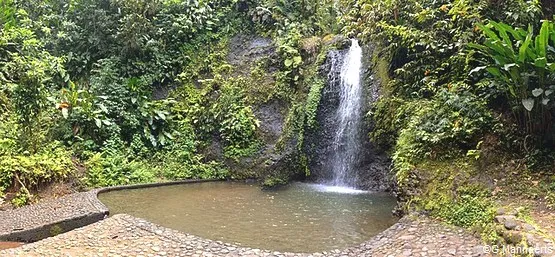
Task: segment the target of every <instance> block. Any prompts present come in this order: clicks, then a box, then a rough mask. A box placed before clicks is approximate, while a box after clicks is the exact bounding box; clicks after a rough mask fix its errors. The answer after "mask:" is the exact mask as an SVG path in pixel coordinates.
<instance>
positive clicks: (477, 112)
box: [393, 90, 493, 181]
mask: <svg viewBox="0 0 555 257" xmlns="http://www.w3.org/2000/svg"><path fill="white" fill-rule="evenodd" d="M411 104H414V105H415V107H417V108H413V110H415V112H413V113H412V117H411V119H410V121H409V122H408V124H407V126H406V127H405V128H404V129H403V130H401V133H400V135H399V139H398V140H397V144H396V146H395V153H394V154H393V163H394V167H395V169H396V170H397V172H398V179H399V180H400V181H402V180H403V179H404V178H406V175H408V174H406V173H405V172H408V171H409V170H410V168H411V165H412V164H414V163H415V162H417V161H418V160H419V159H422V158H425V157H427V158H432V159H434V158H441V157H445V156H449V155H453V154H454V153H457V152H458V151H460V150H463V151H464V150H468V149H471V148H473V147H474V146H476V144H477V142H478V141H479V137H480V136H481V135H482V134H483V132H484V131H485V130H486V129H488V128H489V127H490V126H491V124H492V122H493V118H492V116H491V114H490V111H489V109H488V108H487V107H486V105H485V102H484V101H483V100H480V99H478V98H477V97H476V96H474V95H472V94H471V93H468V92H457V93H455V92H451V91H446V90H444V91H441V92H440V93H439V94H438V95H437V98H436V99H434V100H433V101H418V102H414V103H411Z"/></svg>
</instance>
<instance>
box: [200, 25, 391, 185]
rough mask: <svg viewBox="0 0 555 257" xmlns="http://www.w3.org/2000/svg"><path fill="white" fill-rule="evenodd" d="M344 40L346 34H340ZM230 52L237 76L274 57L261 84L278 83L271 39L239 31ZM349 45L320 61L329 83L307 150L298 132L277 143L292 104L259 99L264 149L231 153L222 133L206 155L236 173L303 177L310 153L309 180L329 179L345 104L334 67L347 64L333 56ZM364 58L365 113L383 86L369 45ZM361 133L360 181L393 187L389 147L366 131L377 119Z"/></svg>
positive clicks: (257, 109)
mask: <svg viewBox="0 0 555 257" xmlns="http://www.w3.org/2000/svg"><path fill="white" fill-rule="evenodd" d="M339 41H340V42H344V40H339ZM335 44H336V45H340V46H343V47H347V48H348V47H349V45H348V44H346V45H345V44H341V43H335ZM229 47H230V49H229V54H228V57H227V62H228V63H229V64H231V65H233V66H234V67H235V70H236V73H237V74H236V75H237V76H249V72H250V71H251V69H252V68H253V67H254V65H255V64H256V63H257V62H259V61H260V60H264V59H266V60H269V62H268V63H269V65H267V67H266V68H265V70H264V72H265V78H264V81H263V82H262V83H263V84H264V85H260V87H273V86H275V78H274V73H275V72H276V71H277V70H278V68H277V66H278V65H276V63H275V60H277V59H279V58H277V56H276V48H275V44H274V42H273V41H272V40H271V39H268V38H263V37H257V36H249V35H238V36H235V37H234V38H232V39H231V41H230V45H229ZM345 51H346V50H345V49H344V50H333V52H329V53H328V58H327V60H326V61H325V63H324V64H323V65H322V66H321V67H320V71H319V73H320V75H321V76H322V77H323V78H327V82H326V85H325V87H324V89H323V90H322V94H321V100H320V103H319V106H318V110H317V117H316V119H317V124H318V125H317V126H316V128H315V129H309V130H306V131H305V141H304V146H303V149H302V151H304V153H300V152H298V149H297V147H296V140H297V139H296V138H294V137H292V138H290V139H288V141H287V142H281V143H282V147H277V145H278V142H279V140H280V139H281V140H283V133H284V131H285V123H286V116H287V113H288V111H289V108H290V104H289V103H287V102H285V101H282V100H279V99H273V100H269V101H261V102H259V103H254V104H253V106H252V107H253V111H254V115H255V117H256V118H257V119H258V120H259V121H260V126H259V129H258V134H259V138H260V140H261V143H262V144H261V147H260V150H259V151H258V152H257V153H256V154H254V155H252V156H249V157H245V158H239V159H238V160H230V159H226V158H225V157H224V156H223V150H222V145H221V143H220V142H218V139H217V138H214V139H213V142H212V144H211V145H209V146H207V147H206V149H205V155H206V156H207V158H208V159H214V160H225V163H226V166H228V167H229V168H230V169H231V171H232V173H233V174H235V176H236V177H238V178H249V177H252V178H264V177H268V176H270V177H278V178H283V179H285V180H287V179H302V178H303V176H302V175H300V174H304V167H300V166H299V165H298V164H299V163H300V162H301V160H300V157H301V156H302V155H303V154H305V155H306V156H307V157H308V163H307V165H308V168H309V170H310V171H311V176H310V177H309V178H308V179H309V180H312V181H315V182H325V181H329V180H331V177H332V176H333V173H332V172H333V171H332V170H331V168H330V167H331V166H332V165H331V162H332V161H333V158H331V156H333V151H334V149H333V140H334V131H335V128H336V126H337V125H338V121H337V115H336V114H337V109H338V107H339V97H340V93H339V90H340V81H339V79H338V78H339V74H334V73H339V72H340V69H337V68H333V69H332V66H333V65H341V63H335V64H334V63H332V60H340V61H341V58H335V59H334V58H331V57H330V56H331V55H336V56H337V55H344V52H345ZM363 51H364V53H363V55H364V58H363V60H364V63H363V71H362V74H361V76H362V77H361V80H362V81H363V88H364V89H363V91H364V92H363V95H364V96H363V99H364V104H363V105H364V107H363V112H362V113H363V114H366V113H367V112H368V111H369V110H370V107H371V104H372V103H373V102H374V101H375V100H376V99H377V97H378V95H379V94H378V92H379V81H377V80H376V79H375V78H374V77H375V76H373V69H372V68H371V64H370V62H369V60H370V59H371V58H369V56H371V55H372V51H373V49H372V47H368V46H366V47H363ZM358 129H360V134H361V135H362V139H361V140H362V141H363V142H361V143H362V148H361V149H362V151H361V152H360V153H359V154H360V156H359V158H358V159H359V161H358V162H357V164H356V166H355V169H354V170H355V171H354V173H355V176H356V177H357V182H356V187H358V188H362V189H369V190H379V191H385V190H390V189H391V188H392V183H391V182H390V181H391V180H390V179H389V178H388V176H387V174H388V170H389V159H388V157H387V156H386V154H385V153H383V152H381V151H379V150H377V148H376V147H374V145H373V144H372V143H371V142H369V140H368V137H367V136H366V135H367V134H368V132H369V131H371V129H372V121H370V120H368V119H364V120H363V122H362V123H361V126H360V127H359V128H358Z"/></svg>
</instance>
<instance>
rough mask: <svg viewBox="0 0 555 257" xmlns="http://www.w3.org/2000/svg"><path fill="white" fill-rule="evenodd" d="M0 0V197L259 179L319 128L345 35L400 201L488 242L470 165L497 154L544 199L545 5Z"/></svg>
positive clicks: (549, 33)
mask: <svg viewBox="0 0 555 257" xmlns="http://www.w3.org/2000/svg"><path fill="white" fill-rule="evenodd" d="M542 2H543V4H542ZM0 6H1V7H2V8H1V11H0V26H1V27H2V29H1V31H0V197H7V198H8V199H10V200H12V203H13V204H14V205H16V206H21V205H24V204H27V203H28V202H31V201H33V200H34V199H33V194H35V193H36V191H37V190H38V189H39V188H40V187H41V186H42V185H44V184H48V183H51V182H54V181H62V180H68V179H73V180H76V181H79V182H81V183H82V185H83V186H85V187H101V186H111V185H121V184H130V183H144V182H151V181H160V180H176V179H189V178H219V179H226V178H247V177H256V178H263V179H264V181H265V182H264V186H266V187H273V186H276V185H280V184H284V183H287V182H288V181H290V180H291V179H292V178H299V177H304V176H308V175H310V172H311V171H310V169H309V167H308V166H307V163H309V161H310V160H309V159H308V158H309V157H308V156H307V155H306V154H305V152H304V150H305V149H306V148H307V147H310V146H307V145H306V144H307V142H305V136H306V135H307V134H308V133H311V132H313V131H314V130H316V129H318V128H319V125H320V124H318V121H317V111H318V107H319V106H320V104H321V103H320V100H321V99H320V98H321V96H322V90H323V89H324V88H325V85H326V81H325V79H326V78H324V77H322V76H321V75H320V72H321V71H320V67H321V66H322V64H323V63H324V62H325V58H326V54H327V52H328V51H329V50H330V49H334V48H338V47H339V48H340V47H344V46H343V43H342V39H345V38H348V37H357V38H358V39H359V40H361V41H362V42H363V43H365V44H371V45H374V46H375V49H374V50H373V53H372V54H373V55H372V56H366V58H368V61H370V62H371V63H373V72H374V75H375V76H376V77H377V78H378V79H379V81H380V82H381V88H380V91H381V97H380V98H379V100H378V101H377V102H375V103H373V105H372V106H371V107H372V110H371V111H370V113H368V115H367V117H368V118H369V119H371V120H372V125H373V131H372V132H371V133H370V135H369V140H371V141H373V142H374V143H375V144H376V145H378V146H379V147H380V148H383V149H385V150H386V151H387V152H388V153H389V154H390V156H391V157H392V162H393V165H392V167H393V174H395V178H396V181H397V183H398V185H399V190H400V193H401V196H402V198H403V201H402V206H401V207H402V209H403V210H404V211H423V212H427V213H430V214H431V215H433V216H435V217H438V218H441V219H443V220H444V221H446V222H448V223H451V224H454V225H458V226H462V227H467V228H474V229H476V230H477V231H480V232H481V233H482V234H483V235H484V237H485V238H490V239H491V238H493V237H495V236H494V234H495V233H494V232H492V231H493V229H492V227H491V224H490V223H491V216H492V215H493V209H494V208H495V207H496V206H495V205H496V204H495V203H494V201H493V199H494V194H493V193H492V191H493V189H492V188H491V187H489V186H488V185H487V182H484V181H483V180H484V179H483V177H484V176H491V177H496V175H495V173H503V172H505V173H506V171H500V170H499V169H497V168H496V166H499V165H501V164H502V163H504V162H507V161H509V160H510V161H511V162H513V161H514V162H515V163H519V164H522V165H516V166H518V167H509V168H508V169H510V170H511V172H513V173H515V174H518V175H519V176H525V175H526V176H528V174H532V175H530V176H533V177H535V178H538V179H539V180H541V182H540V183H538V186H537V187H538V188H537V191H533V192H534V193H533V194H534V195H535V196H534V197H536V198H537V197H540V195H541V197H543V199H544V200H545V201H546V203H547V205H548V206H550V207H552V206H554V205H555V196H554V194H553V192H552V191H553V188H554V187H553V178H552V176H553V174H552V171H551V170H550V169H551V166H552V165H551V164H552V163H553V160H555V155H554V154H553V151H552V150H553V145H554V143H555V138H554V137H553V135H554V133H553V132H555V131H554V129H555V127H553V126H552V125H551V124H552V123H553V117H554V106H555V99H553V97H555V92H554V91H555V87H554V84H555V75H554V74H555V24H554V22H553V21H552V15H553V4H551V2H548V1H538V0H513V1H509V0H499V1H491V0H472V1H469V0H439V1H438V0H424V1H421V0H408V1H400V0H386V1H377V0H357V1H356V2H355V3H354V4H353V3H352V2H346V1H331V0H325V1H299V0H284V1H274V0H254V1H242V0H223V1H181V0H148V1H134V0H102V1H98V0H72V1H68V0H47V1H23V2H20V1H14V0H0ZM336 35H339V36H336ZM261 36H262V37H264V39H268V40H269V41H271V42H273V44H272V45H271V46H270V47H269V48H270V50H269V51H268V52H265V53H263V54H260V56H257V55H258V54H259V53H257V52H256V51H255V52H249V53H247V54H245V56H242V57H241V56H239V57H237V55H241V54H237V52H241V50H245V49H247V48H248V43H245V42H239V43H237V42H236V41H238V38H242V37H246V38H249V37H258V38H260V37H261ZM239 41H240V40H239ZM237 48H241V49H237ZM234 56H235V57H234ZM252 56H255V57H252ZM234 58H239V59H240V58H245V59H244V60H235V59H234ZM366 75H369V74H366ZM271 103H278V105H279V108H281V109H280V110H279V111H276V112H279V115H281V116H283V117H284V121H283V122H282V123H284V124H280V127H283V128H282V130H283V131H282V133H281V135H279V138H278V139H275V140H274V139H269V138H270V137H269V136H268V135H265V134H264V133H263V130H262V127H263V125H265V124H262V121H261V117H263V116H264V114H261V115H259V114H257V111H258V110H260V109H261V108H260V107H261V106H265V105H267V104H271ZM281 125H282V126H281ZM280 129H281V128H280ZM272 140H274V141H272ZM264 154H267V155H280V154H283V155H284V156H285V157H284V158H283V159H284V160H287V162H288V163H287V165H283V164H282V163H280V165H277V166H279V169H278V168H276V169H270V170H269V171H266V170H262V169H261V167H265V166H264V165H266V164H267V166H271V165H272V164H273V163H274V160H273V159H272V158H273V157H271V158H266V159H264V158H262V157H261V156H263V155H264ZM259 158H261V159H259ZM261 164H262V165H261ZM249 165H250V166H249ZM272 168H273V167H272ZM503 176H506V175H505V174H503ZM515 177H517V176H516V175H515ZM511 190H513V191H512V192H520V193H522V194H525V192H524V191H526V190H520V189H518V188H513V189H511ZM521 191H522V192H521ZM529 191H530V190H529ZM8 196H9V197H8Z"/></svg>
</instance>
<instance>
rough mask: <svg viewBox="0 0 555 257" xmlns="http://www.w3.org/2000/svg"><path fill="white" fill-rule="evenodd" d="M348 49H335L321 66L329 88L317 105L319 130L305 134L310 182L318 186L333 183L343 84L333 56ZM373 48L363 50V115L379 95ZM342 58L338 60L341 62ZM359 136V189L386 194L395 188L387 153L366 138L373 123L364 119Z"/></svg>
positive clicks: (355, 170)
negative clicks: (328, 182)
mask: <svg viewBox="0 0 555 257" xmlns="http://www.w3.org/2000/svg"><path fill="white" fill-rule="evenodd" d="M345 51H346V50H336V51H335V52H330V53H328V57H327V59H326V62H325V63H324V65H323V66H322V67H321V70H320V73H321V76H323V77H325V78H328V79H327V82H326V85H325V87H324V89H323V91H322V97H321V100H320V104H319V106H318V112H317V117H316V119H317V122H318V126H317V128H316V129H313V130H312V131H309V132H308V133H307V135H306V139H305V140H306V144H305V149H304V150H305V151H306V153H307V155H308V157H309V168H310V171H311V178H310V179H311V180H314V181H315V182H319V183H325V182H326V181H330V180H332V177H333V170H332V168H331V167H332V166H333V165H332V163H331V162H333V161H335V160H333V158H330V156H333V151H334V148H333V141H334V133H335V127H336V126H337V125H338V119H337V108H338V107H339V95H340V93H339V90H340V81H339V79H338V78H339V76H338V74H334V73H338V72H340V69H337V66H338V65H339V66H340V64H338V63H333V62H334V61H335V62H337V61H338V58H335V57H333V55H341V56H344V55H345V53H344V52H345ZM372 51H373V49H372V47H369V46H365V47H363V55H364V58H363V60H364V62H363V71H362V74H361V76H362V83H363V99H364V104H363V114H366V113H367V112H368V111H369V110H370V107H371V104H372V103H373V102H374V101H375V100H376V99H377V97H378V95H379V94H378V93H379V81H377V80H376V79H375V78H374V76H373V71H372V68H371V66H370V63H369V62H367V60H370V58H369V56H371V54H372ZM340 59H341V58H339V61H341V60H340ZM358 129H360V130H361V132H360V134H361V135H363V137H362V140H363V142H361V143H362V147H361V149H362V151H361V152H360V153H359V154H360V156H358V158H357V159H358V161H357V162H356V164H355V166H354V171H353V173H352V174H353V175H354V176H356V178H357V179H356V187H358V188H362V189H368V190H378V191H386V190H390V189H392V183H391V180H390V179H389V178H388V175H387V174H388V170H389V164H390V162H389V158H388V157H387V155H386V154H385V153H384V152H381V151H379V150H378V149H377V148H376V147H375V146H374V145H373V144H372V143H371V142H370V141H369V140H368V137H367V136H366V135H367V134H368V132H370V131H371V129H372V121H370V120H368V119H364V121H363V122H362V123H361V126H360V127H359V128H358Z"/></svg>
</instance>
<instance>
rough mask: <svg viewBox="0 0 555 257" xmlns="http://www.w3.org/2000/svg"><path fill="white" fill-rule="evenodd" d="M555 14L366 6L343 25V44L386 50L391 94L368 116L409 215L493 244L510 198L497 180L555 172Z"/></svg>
mask: <svg viewBox="0 0 555 257" xmlns="http://www.w3.org/2000/svg"><path fill="white" fill-rule="evenodd" d="M543 2H548V1H543ZM542 8H543V9H542ZM552 8H553V6H552V5H551V4H549V3H547V4H545V5H543V6H542V3H541V1H527V0H518V1H488V0H483V1H482V0H478V1H465V0H460V1H459V0H456V1H448V0H445V1H431V0H430V1H428V0H425V1H415V0H409V1H397V0H388V1H372V0H359V1H357V3H356V5H355V7H353V8H350V9H349V11H348V12H347V13H346V14H345V15H343V16H341V17H340V21H341V23H342V31H343V33H344V34H347V35H353V36H356V37H358V38H359V39H361V40H363V41H366V42H371V43H373V44H375V45H376V46H377V51H376V53H375V54H374V55H375V56H374V57H373V62H374V70H375V73H376V75H377V77H378V78H379V79H380V81H382V88H381V91H382V96H381V98H380V99H379V100H378V101H377V102H376V103H375V104H374V106H373V109H372V111H371V112H370V113H369V115H368V116H369V118H370V119H372V120H373V121H374V123H375V125H374V127H375V128H374V130H373V131H372V132H371V133H370V135H369V137H370V139H371V140H372V141H373V142H375V143H376V144H377V145H378V146H380V147H381V148H383V149H386V150H387V151H388V152H389V153H390V154H391V156H392V161H393V171H394V172H395V174H396V179H397V182H398V184H399V190H400V193H401V198H402V203H404V204H402V206H401V208H402V209H403V210H404V211H423V212H426V213H429V214H431V215H432V216H435V217H438V218H441V219H442V220H444V221H446V222H448V223H451V224H454V225H458V226H462V227H468V228H474V229H476V230H477V231H479V232H480V233H482V235H483V236H484V238H485V239H487V240H489V241H492V242H493V241H495V240H496V237H497V236H496V231H495V229H494V226H493V224H492V217H493V215H494V213H495V212H494V209H495V207H496V203H495V201H494V200H495V199H497V197H500V196H499V195H497V196H494V194H493V193H492V192H493V191H494V188H492V187H491V184H490V182H488V178H491V177H494V178H495V179H503V180H504V179H505V177H506V176H515V177H520V175H518V174H528V173H535V174H536V176H534V177H535V178H537V179H539V180H546V181H549V179H547V178H545V176H543V177H542V175H540V174H552V169H550V167H548V165H547V163H552V160H553V154H552V146H553V142H554V141H553V137H552V135H553V132H554V131H553V126H551V125H550V124H551V123H552V118H553V117H554V108H553V107H554V105H553V99H551V98H552V97H553V89H552V88H551V85H552V84H553V79H554V78H555V77H554V76H553V74H555V73H554V70H552V68H553V67H555V66H553V58H554V56H553V54H555V51H553V49H555V34H554V33H553V22H552V21H551V20H552V17H551V15H552V14H553V13H552ZM543 18H547V19H548V20H542V19H543ZM505 162H517V163H521V164H522V165H519V166H518V167H508V168H507V169H510V170H511V174H513V175H508V173H507V170H505V171H501V170H500V169H498V168H497V167H498V166H499V165H504V163H505ZM500 177H501V178H500ZM519 183H520V182H519ZM540 184H541V183H540ZM532 188H535V186H532ZM529 189H530V187H528V188H527V191H530V190H529ZM506 190H508V191H512V192H515V191H514V190H516V189H514V188H513V186H512V185H511V186H510V187H509V188H507V189H506ZM538 191H541V192H542V193H541V194H543V195H545V199H550V198H551V197H552V196H550V194H549V193H546V192H548V190H547V191H546V190H538ZM547 201H549V200H547Z"/></svg>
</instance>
